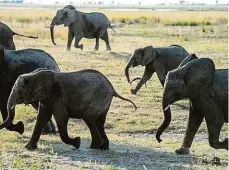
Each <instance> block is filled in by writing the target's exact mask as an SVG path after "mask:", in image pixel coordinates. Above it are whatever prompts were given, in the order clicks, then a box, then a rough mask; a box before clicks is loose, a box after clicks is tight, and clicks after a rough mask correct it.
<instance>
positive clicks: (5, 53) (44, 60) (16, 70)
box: [0, 46, 60, 134]
mask: <svg viewBox="0 0 229 170" xmlns="http://www.w3.org/2000/svg"><path fill="white" fill-rule="evenodd" d="M41 67H43V68H47V69H51V70H53V71H56V72H59V71H60V70H59V67H58V65H57V63H56V62H55V60H54V59H53V57H52V56H51V55H49V54H48V53H46V52H45V51H43V50H38V49H24V50H4V47H2V46H0V111H1V113H2V118H3V120H6V118H7V101H8V98H9V96H10V92H11V90H12V88H13V85H14V83H15V81H16V80H17V78H18V77H19V76H20V75H21V74H24V73H29V72H32V71H34V70H35V69H38V68H41ZM31 104H32V106H33V107H34V108H35V109H36V110H38V112H44V111H42V110H40V107H39V105H38V101H36V102H33V103H31ZM11 112H13V113H14V112H15V110H14V109H13V110H11ZM6 129H7V130H10V131H16V132H18V133H20V134H23V132H24V124H23V123H22V122H21V121H20V122H19V123H17V124H15V125H14V124H9V125H8V126H6ZM55 132H56V131H55V126H54V124H53V123H52V121H50V122H49V123H48V124H47V126H46V128H45V130H44V133H55Z"/></svg>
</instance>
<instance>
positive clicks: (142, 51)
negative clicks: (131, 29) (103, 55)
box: [125, 46, 157, 83]
mask: <svg viewBox="0 0 229 170" xmlns="http://www.w3.org/2000/svg"><path fill="white" fill-rule="evenodd" d="M156 55H157V50H156V49H155V48H153V47H152V46H147V47H145V48H138V49H136V50H135V51H134V52H133V54H132V55H131V57H130V59H129V61H128V63H127V65H126V68H125V75H126V78H127V81H128V82H129V83H130V77H129V69H130V67H136V66H138V65H141V66H146V65H147V64H149V63H150V62H153V61H154V60H155V59H156Z"/></svg>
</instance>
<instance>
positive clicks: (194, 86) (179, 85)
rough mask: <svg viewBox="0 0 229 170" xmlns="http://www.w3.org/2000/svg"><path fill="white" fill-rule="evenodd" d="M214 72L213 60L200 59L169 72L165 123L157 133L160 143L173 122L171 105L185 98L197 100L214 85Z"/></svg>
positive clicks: (164, 92)
mask: <svg viewBox="0 0 229 170" xmlns="http://www.w3.org/2000/svg"><path fill="white" fill-rule="evenodd" d="M214 71H215V65H214V62H213V61H212V60H211V59H209V58H200V59H195V60H192V61H190V62H188V63H187V64H185V65H183V66H182V67H179V68H177V69H175V70H172V71H169V72H168V74H167V76H166V80H165V84H164V91H163V98H162V107H163V111H164V121H163V123H162V124H161V126H160V127H159V128H158V131H157V133H156V139H157V141H158V142H161V139H160V136H161V134H162V133H163V132H164V130H165V129H166V128H167V127H168V126H169V124H170V121H171V112H168V111H167V110H168V109H169V105H170V104H173V103H174V102H176V101H178V100H181V99H184V98H188V99H190V100H191V99H193V98H195V96H196V95H198V94H199V92H200V91H201V90H203V89H206V88H207V86H209V84H211V83H212V81H213V77H214Z"/></svg>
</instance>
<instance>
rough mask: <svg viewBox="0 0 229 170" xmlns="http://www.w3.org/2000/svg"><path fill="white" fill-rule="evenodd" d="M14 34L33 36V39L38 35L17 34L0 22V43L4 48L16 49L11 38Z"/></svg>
mask: <svg viewBox="0 0 229 170" xmlns="http://www.w3.org/2000/svg"><path fill="white" fill-rule="evenodd" d="M14 35H18V36H22V37H27V38H34V39H36V38H38V37H33V36H26V35H21V34H18V33H16V32H14V31H12V30H11V29H10V28H9V27H8V26H7V25H6V24H4V23H2V22H0V45H1V46H3V47H4V48H5V49H6V50H16V47H15V44H14V40H13V36H14Z"/></svg>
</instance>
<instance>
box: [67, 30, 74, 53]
mask: <svg viewBox="0 0 229 170" xmlns="http://www.w3.org/2000/svg"><path fill="white" fill-rule="evenodd" d="M73 38H74V33H73V32H71V31H70V30H68V43H67V51H70V50H71V45H72V40H73Z"/></svg>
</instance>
